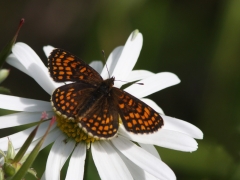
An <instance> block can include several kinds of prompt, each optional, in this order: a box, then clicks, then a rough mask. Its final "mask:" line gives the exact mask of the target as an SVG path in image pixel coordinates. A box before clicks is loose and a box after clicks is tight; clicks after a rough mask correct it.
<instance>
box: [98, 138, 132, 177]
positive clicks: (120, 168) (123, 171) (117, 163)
mask: <svg viewBox="0 0 240 180" xmlns="http://www.w3.org/2000/svg"><path fill="white" fill-rule="evenodd" d="M101 145H102V147H103V148H104V150H105V151H106V153H107V154H108V157H109V159H110V160H111V163H112V165H113V166H114V167H115V169H116V170H117V172H118V174H116V175H117V176H118V177H119V179H129V180H130V179H133V178H132V176H131V174H130V172H129V170H128V168H127V166H126V165H125V164H124V162H123V160H122V159H121V157H120V156H119V155H118V153H117V152H116V150H115V149H114V148H113V147H112V145H111V144H110V143H109V142H108V141H102V142H101Z"/></svg>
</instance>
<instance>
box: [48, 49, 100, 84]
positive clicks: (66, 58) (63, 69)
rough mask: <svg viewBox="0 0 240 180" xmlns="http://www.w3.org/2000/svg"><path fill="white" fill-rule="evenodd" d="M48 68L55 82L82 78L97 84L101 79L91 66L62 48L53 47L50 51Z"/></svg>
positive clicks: (76, 80)
mask: <svg viewBox="0 0 240 180" xmlns="http://www.w3.org/2000/svg"><path fill="white" fill-rule="evenodd" d="M48 69H49V72H50V76H51V77H52V78H53V80H54V81H56V82H65V81H75V82H78V81H81V80H82V81H87V82H88V83H93V84H99V83H100V82H102V80H103V79H102V77H101V76H100V75H99V74H98V72H96V71H95V70H94V69H93V68H92V67H90V66H89V65H88V64H86V63H85V62H84V61H82V60H81V59H79V58H78V57H76V56H74V55H73V54H71V53H69V52H67V51H65V50H63V49H54V50H53V51H52V52H51V54H50V56H49V57H48Z"/></svg>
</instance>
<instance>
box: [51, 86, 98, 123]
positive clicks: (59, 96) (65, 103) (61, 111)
mask: <svg viewBox="0 0 240 180" xmlns="http://www.w3.org/2000/svg"><path fill="white" fill-rule="evenodd" d="M94 90H95V87H94V86H92V85H91V84H86V83H82V82H78V83H71V84H66V85H63V86H61V87H58V88H57V89H55V91H54V92H53V94H52V96H51V103H52V106H53V108H54V111H56V113H57V114H58V115H63V116H65V117H66V118H72V119H76V117H77V116H78V112H79V110H80V109H81V108H82V107H84V106H85V104H86V102H87V101H88V99H89V96H90V95H91V93H92V92H93V91H94Z"/></svg>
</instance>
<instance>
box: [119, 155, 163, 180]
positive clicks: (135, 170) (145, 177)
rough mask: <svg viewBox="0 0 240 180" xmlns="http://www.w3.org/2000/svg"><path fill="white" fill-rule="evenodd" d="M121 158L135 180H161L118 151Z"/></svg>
mask: <svg viewBox="0 0 240 180" xmlns="http://www.w3.org/2000/svg"><path fill="white" fill-rule="evenodd" d="M118 154H119V156H120V157H121V158H122V160H123V161H124V163H125V164H126V166H127V167H128V169H129V171H130V173H131V174H132V176H133V178H134V179H137V180H159V179H158V178H156V177H154V176H153V175H151V174H149V173H148V172H146V171H144V170H143V169H141V168H140V167H138V166H137V165H136V164H134V163H133V162H132V161H130V160H129V159H127V158H126V157H125V156H124V155H123V154H122V153H120V152H119V151H118Z"/></svg>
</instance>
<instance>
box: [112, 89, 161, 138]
mask: <svg viewBox="0 0 240 180" xmlns="http://www.w3.org/2000/svg"><path fill="white" fill-rule="evenodd" d="M112 91H113V94H114V97H115V98H117V100H116V106H118V112H119V115H120V117H121V120H122V123H123V125H124V127H125V129H126V130H127V131H130V132H133V133H135V134H144V133H146V134H148V133H153V132H155V131H157V130H158V129H160V128H161V127H162V126H163V119H162V117H161V116H160V115H159V113H157V112H156V111H155V110H154V109H152V108H151V107H150V106H148V105H147V104H145V103H144V102H142V101H141V100H139V99H137V98H136V97H134V96H132V95H130V94H129V93H127V92H125V91H122V90H120V89H118V88H115V87H113V89H112Z"/></svg>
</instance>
